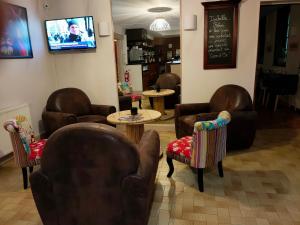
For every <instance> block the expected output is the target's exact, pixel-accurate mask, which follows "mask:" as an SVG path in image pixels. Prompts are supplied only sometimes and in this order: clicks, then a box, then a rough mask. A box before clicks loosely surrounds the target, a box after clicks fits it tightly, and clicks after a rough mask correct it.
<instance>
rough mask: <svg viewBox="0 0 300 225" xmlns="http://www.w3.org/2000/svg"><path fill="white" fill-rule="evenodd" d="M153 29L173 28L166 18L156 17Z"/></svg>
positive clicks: (164, 29)
mask: <svg viewBox="0 0 300 225" xmlns="http://www.w3.org/2000/svg"><path fill="white" fill-rule="evenodd" d="M150 30H152V31H166V30H171V26H170V24H169V23H168V22H167V21H166V20H165V19H164V18H161V17H159V18H156V19H155V20H154V21H153V22H152V23H151V25H150Z"/></svg>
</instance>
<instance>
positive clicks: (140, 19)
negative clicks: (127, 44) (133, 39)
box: [112, 0, 180, 37]
mask: <svg viewBox="0 0 300 225" xmlns="http://www.w3.org/2000/svg"><path fill="white" fill-rule="evenodd" d="M153 7H170V8H172V10H171V11H169V12H163V13H153V12H148V11H147V10H148V9H149V8H153ZM112 17H113V22H114V24H115V25H118V26H120V27H122V28H124V29H137V28H144V29H146V30H147V31H148V33H149V34H150V35H152V36H154V37H158V36H178V35H179V30H180V29H179V27H180V25H179V18H180V0H112ZM156 17H164V18H165V19H166V20H167V21H168V22H169V24H170V26H171V30H169V31H163V32H153V31H150V30H149V26H150V24H151V23H152V22H153V20H154V19H155V18H156Z"/></svg>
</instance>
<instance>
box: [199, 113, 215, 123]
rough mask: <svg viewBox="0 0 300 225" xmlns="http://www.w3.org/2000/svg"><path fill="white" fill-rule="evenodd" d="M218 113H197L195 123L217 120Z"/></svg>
mask: <svg viewBox="0 0 300 225" xmlns="http://www.w3.org/2000/svg"><path fill="white" fill-rule="evenodd" d="M219 113H220V112H209V113H199V114H198V115H197V121H208V120H215V119H217V117H218V115H219Z"/></svg>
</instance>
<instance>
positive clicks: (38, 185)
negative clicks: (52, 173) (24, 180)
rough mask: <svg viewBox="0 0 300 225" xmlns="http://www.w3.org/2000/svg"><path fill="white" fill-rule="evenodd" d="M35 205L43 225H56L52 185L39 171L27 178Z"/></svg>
mask: <svg viewBox="0 0 300 225" xmlns="http://www.w3.org/2000/svg"><path fill="white" fill-rule="evenodd" d="M29 180H30V185H31V191H32V195H33V198H34V200H35V204H36V206H37V209H38V211H39V214H40V216H41V219H42V221H43V224H44V225H52V224H57V219H58V218H57V213H56V204H55V201H54V199H53V196H52V185H51V183H50V181H49V180H48V178H47V177H46V176H45V175H44V174H43V173H42V171H41V169H39V170H37V171H35V172H34V173H32V174H31V175H30V177H29Z"/></svg>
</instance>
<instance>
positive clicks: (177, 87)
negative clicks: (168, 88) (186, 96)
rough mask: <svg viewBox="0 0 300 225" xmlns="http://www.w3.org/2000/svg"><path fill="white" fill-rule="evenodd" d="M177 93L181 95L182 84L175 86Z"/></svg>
mask: <svg viewBox="0 0 300 225" xmlns="http://www.w3.org/2000/svg"><path fill="white" fill-rule="evenodd" d="M175 93H177V94H180V93H181V84H177V85H176V86H175Z"/></svg>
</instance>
